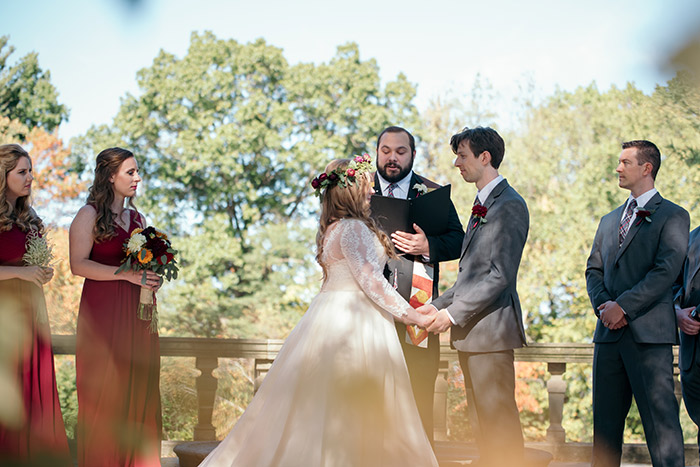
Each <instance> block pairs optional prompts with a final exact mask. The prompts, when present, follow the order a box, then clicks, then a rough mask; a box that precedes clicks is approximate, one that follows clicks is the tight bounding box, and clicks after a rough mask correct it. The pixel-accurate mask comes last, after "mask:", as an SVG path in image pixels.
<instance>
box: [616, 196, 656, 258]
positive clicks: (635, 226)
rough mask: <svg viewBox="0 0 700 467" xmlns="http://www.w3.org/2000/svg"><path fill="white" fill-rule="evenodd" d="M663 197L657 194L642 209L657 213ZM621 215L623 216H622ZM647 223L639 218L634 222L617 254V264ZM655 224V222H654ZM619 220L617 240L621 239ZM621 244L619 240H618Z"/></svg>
mask: <svg viewBox="0 0 700 467" xmlns="http://www.w3.org/2000/svg"><path fill="white" fill-rule="evenodd" d="M662 199H663V198H661V195H660V194H658V193H656V194H655V195H654V196H652V198H651V199H650V200H649V202H648V203H647V204H645V205H644V207H642V208H640V209H644V210H646V211H652V212H655V211H657V210H658V208H659V204H661V200H662ZM624 207H625V205H624V204H623V205H622V208H623V209H624ZM620 215H621V214H620ZM646 222H647V221H645V220H644V219H641V218H640V217H639V216H637V218H636V219H635V220H634V224H632V225H630V229H629V230H628V231H627V235H626V236H625V241H624V242H622V245H621V246H620V249H619V250H618V252H617V255H616V256H615V262H617V261H618V260H619V259H620V257H621V256H622V254H623V253H624V252H625V250H627V247H628V246H629V244H630V242H631V241H632V239H633V238H634V237H635V236H636V235H637V232H639V230H640V229H641V228H642V224H645V223H646ZM652 222H653V221H652ZM619 228H620V226H619V220H618V233H617V237H616V238H618V239H619V238H620V237H619V236H620V232H619ZM617 241H618V242H619V240H617Z"/></svg>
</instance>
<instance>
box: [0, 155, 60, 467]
mask: <svg viewBox="0 0 700 467" xmlns="http://www.w3.org/2000/svg"><path fill="white" fill-rule="evenodd" d="M32 180H34V177H33V176H32V162H31V160H30V158H29V154H27V152H26V151H25V150H24V149H22V147H21V146H18V145H17V144H4V145H2V146H0V245H1V246H2V247H1V248H0V313H2V314H3V317H4V318H6V320H4V321H3V322H4V323H5V324H4V326H3V329H2V330H1V331H0V332H2V333H3V335H0V344H2V346H0V368H1V369H4V370H5V371H4V372H3V374H2V378H3V380H4V382H5V383H6V384H9V385H12V387H13V389H14V392H13V391H12V390H10V391H9V392H8V390H7V389H6V390H5V391H0V395H1V396H2V397H1V398H0V404H3V405H4V406H5V409H6V410H2V411H0V415H1V414H5V415H6V416H10V417H9V418H4V419H3V418H1V417H0V464H2V465H6V464H10V465H28V464H31V465H62V466H66V465H72V462H71V459H70V454H69V451H68V440H67V439H66V430H65V428H64V426H63V417H62V415H61V406H60V405H59V401H58V391H57V390H56V374H55V371H54V362H53V351H52V350H51V330H50V329H49V323H48V319H47V314H46V304H45V302H44V300H43V293H44V292H43V290H42V288H41V286H42V285H43V284H46V283H47V282H49V281H50V280H51V278H52V277H53V269H52V268H50V267H40V266H25V265H23V262H22V256H23V255H24V253H25V251H26V250H25V246H26V241H27V235H28V234H29V232H30V231H32V230H34V231H37V232H38V233H39V234H41V233H43V230H44V225H43V223H42V222H41V219H40V218H39V217H38V216H37V215H36V213H35V212H34V210H33V209H32V208H31V207H30V203H29V196H30V194H31V186H32ZM11 315H14V316H16V318H15V319H14V320H11V318H10V316H11ZM10 320H11V321H10ZM8 370H9V371H8ZM8 373H9V374H8ZM8 376H9V377H10V378H9V379H6V378H7V377H8ZM13 377H14V378H13ZM13 395H14V396H15V397H14V398H13V397H12V396H13ZM20 398H21V399H20ZM7 409H10V412H12V411H15V412H16V415H17V417H11V415H12V414H11V413H8V410H7ZM16 409H19V410H16Z"/></svg>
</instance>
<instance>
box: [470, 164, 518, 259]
mask: <svg viewBox="0 0 700 467" xmlns="http://www.w3.org/2000/svg"><path fill="white" fill-rule="evenodd" d="M509 186H510V185H508V181H507V180H506V179H505V178H504V179H503V180H502V181H501V182H500V183H499V184H498V185H496V187H495V188H494V189H493V191H491V193H490V194H489V197H488V198H486V202H485V203H484V207H486V216H488V211H489V210H490V209H491V206H493V203H495V202H496V200H497V199H498V197H499V196H501V193H503V190H505V189H506V188H508V187H509ZM473 223H474V219H473V218H472V217H471V216H470V217H469V224H467V234H466V235H465V236H464V242H463V243H462V257H464V253H466V251H467V248H468V247H469V244H470V243H471V241H472V239H473V238H474V235H475V234H476V231H477V230H478V229H479V227H480V226H479V225H477V226H476V227H472V228H469V227H470V225H471V224H473Z"/></svg>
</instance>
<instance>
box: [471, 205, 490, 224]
mask: <svg viewBox="0 0 700 467" xmlns="http://www.w3.org/2000/svg"><path fill="white" fill-rule="evenodd" d="M487 212H489V210H488V208H487V207H486V206H483V205H481V204H477V205H475V206H474V207H472V217H473V218H474V223H473V224H472V229H473V228H474V227H476V226H477V225H479V224H486V213H487Z"/></svg>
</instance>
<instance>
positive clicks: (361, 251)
mask: <svg viewBox="0 0 700 467" xmlns="http://www.w3.org/2000/svg"><path fill="white" fill-rule="evenodd" d="M338 227H341V228H342V229H343V230H342V232H340V249H341V251H342V252H343V256H345V259H346V260H347V264H348V267H349V268H350V271H351V272H352V275H353V276H354V277H355V280H357V282H358V284H360V287H361V288H362V290H363V291H364V292H365V293H366V294H367V296H368V297H369V298H370V299H371V300H372V301H373V302H374V303H376V304H377V305H379V306H380V307H381V308H383V309H385V310H386V311H388V312H389V313H391V314H392V315H394V316H398V317H403V316H406V315H407V314H408V312H407V311H406V309H407V308H410V307H411V306H410V305H409V304H408V302H406V300H404V299H403V297H401V295H399V293H398V292H397V291H396V290H395V289H394V288H393V287H392V286H391V284H389V282H387V280H386V279H385V278H384V275H383V274H382V269H383V264H382V263H381V262H380V260H379V257H378V256H377V249H376V244H375V241H376V236H375V234H374V233H373V232H372V231H371V230H370V229H369V228H368V227H367V226H366V225H365V224H364V223H363V222H362V221H357V220H352V221H345V222H343V225H342V226H338Z"/></svg>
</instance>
